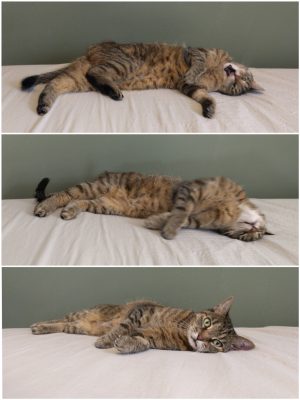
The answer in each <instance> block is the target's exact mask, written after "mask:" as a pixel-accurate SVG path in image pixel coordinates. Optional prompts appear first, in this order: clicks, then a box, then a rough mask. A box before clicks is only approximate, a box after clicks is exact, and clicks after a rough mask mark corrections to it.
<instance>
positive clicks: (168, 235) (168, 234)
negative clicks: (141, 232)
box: [161, 228, 176, 240]
mask: <svg viewBox="0 0 300 400" xmlns="http://www.w3.org/2000/svg"><path fill="white" fill-rule="evenodd" d="M161 236H162V237H163V238H164V239H167V240H172V239H174V237H175V236H176V231H173V230H171V229H165V228H164V229H162V231H161Z"/></svg>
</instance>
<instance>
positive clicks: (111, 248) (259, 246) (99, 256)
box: [2, 199, 298, 266]
mask: <svg viewBox="0 0 300 400" xmlns="http://www.w3.org/2000/svg"><path fill="white" fill-rule="evenodd" d="M253 201H254V203H255V204H257V205H258V207H260V209H261V210H262V212H264V213H265V215H266V216H267V220H268V221H269V223H268V229H269V230H270V231H271V232H272V233H274V234H275V235H274V236H269V235H267V236H264V238H263V239H262V240H259V241H256V242H251V243H246V242H242V241H239V240H234V239H230V238H227V237H225V236H222V235H219V234H217V233H215V232H211V231H204V230H203V231H201V230H189V229H182V230H181V231H180V233H179V234H178V236H177V237H176V238H175V239H174V240H171V241H170V240H169V241H167V240H165V239H163V238H162V237H161V236H160V234H159V232H158V231H152V230H148V229H146V228H144V227H143V220H140V219H133V218H126V217H119V216H111V215H95V214H90V213H82V214H80V215H79V216H78V217H77V218H76V219H74V220H71V221H63V220H62V219H60V218H59V212H60V211H59V210H57V211H56V212H55V213H54V214H51V215H49V216H48V217H46V218H37V217H34V216H33V214H32V212H33V208H34V204H35V201H34V200H33V199H16V200H3V201H2V264H3V265H175V266H176V265H297V264H298V201H297V200H294V199H281V200H278V199H269V200H266V199H256V200H253Z"/></svg>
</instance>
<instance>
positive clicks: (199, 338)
mask: <svg viewBox="0 0 300 400" xmlns="http://www.w3.org/2000/svg"><path fill="white" fill-rule="evenodd" d="M197 340H204V337H203V336H202V333H201V332H200V333H198V336H197Z"/></svg>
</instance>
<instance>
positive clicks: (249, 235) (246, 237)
mask: <svg viewBox="0 0 300 400" xmlns="http://www.w3.org/2000/svg"><path fill="white" fill-rule="evenodd" d="M263 236H264V234H263V232H252V231H249V232H244V233H242V234H241V235H239V236H238V237H237V239H239V240H242V241H244V242H253V241H254V240H259V239H261V238H262V237H263Z"/></svg>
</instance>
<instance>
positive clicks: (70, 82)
mask: <svg viewBox="0 0 300 400" xmlns="http://www.w3.org/2000/svg"><path fill="white" fill-rule="evenodd" d="M89 66H90V64H89V63H88V62H87V60H86V59H85V57H82V58H79V59H78V60H76V61H74V63H72V64H70V66H68V67H67V68H66V69H65V70H64V71H62V72H61V74H59V75H58V76H57V77H55V78H54V79H52V80H51V81H50V82H49V83H48V84H47V85H46V86H45V88H44V89H43V91H42V93H41V94H40V96H39V99H38V106H37V113H38V114H39V115H44V114H46V113H47V112H48V111H49V110H50V108H51V107H52V105H53V103H54V102H55V100H56V98H57V97H58V96H59V95H60V94H63V93H71V92H86V91H89V90H92V87H91V85H90V84H89V82H88V81H87V80H86V77H85V74H86V71H87V69H88V68H89Z"/></svg>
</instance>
